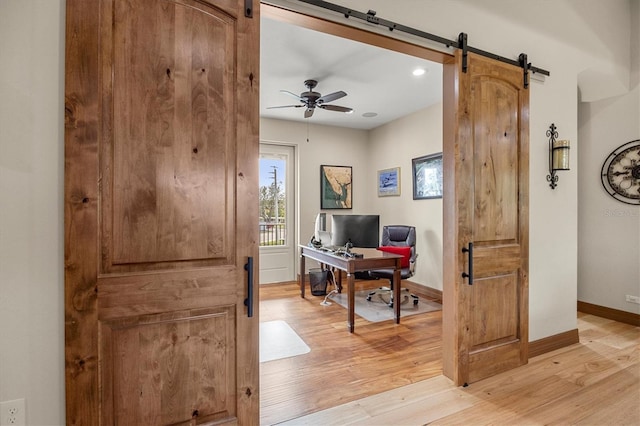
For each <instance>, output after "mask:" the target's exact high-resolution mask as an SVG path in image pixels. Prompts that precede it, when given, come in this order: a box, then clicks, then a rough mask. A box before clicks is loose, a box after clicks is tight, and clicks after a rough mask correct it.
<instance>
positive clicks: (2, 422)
mask: <svg viewBox="0 0 640 426" xmlns="http://www.w3.org/2000/svg"><path fill="white" fill-rule="evenodd" d="M26 414H27V413H26V411H25V405H24V398H22V399H14V400H12V401H4V402H0V426H9V425H11V426H25V425H26V424H27V422H26V417H27V416H26Z"/></svg>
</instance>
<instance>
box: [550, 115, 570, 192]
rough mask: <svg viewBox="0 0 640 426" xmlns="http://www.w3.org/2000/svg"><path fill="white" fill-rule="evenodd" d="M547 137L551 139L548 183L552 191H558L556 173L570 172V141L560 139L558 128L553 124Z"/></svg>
mask: <svg viewBox="0 0 640 426" xmlns="http://www.w3.org/2000/svg"><path fill="white" fill-rule="evenodd" d="M547 137H548V138H549V174H548V175H547V182H549V186H550V187H551V189H556V186H558V176H557V175H556V171H558V170H569V148H570V147H569V141H568V140H559V139H558V132H557V128H556V125H555V124H553V123H551V126H549V130H547Z"/></svg>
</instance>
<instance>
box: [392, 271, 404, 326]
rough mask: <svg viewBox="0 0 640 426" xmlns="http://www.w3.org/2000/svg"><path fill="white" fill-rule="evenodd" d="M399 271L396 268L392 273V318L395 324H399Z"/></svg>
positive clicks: (400, 301)
mask: <svg viewBox="0 0 640 426" xmlns="http://www.w3.org/2000/svg"><path fill="white" fill-rule="evenodd" d="M400 280H401V278H400V269H398V268H396V270H395V271H394V272H393V316H394V318H395V320H396V324H400V305H402V300H400V290H401V288H400Z"/></svg>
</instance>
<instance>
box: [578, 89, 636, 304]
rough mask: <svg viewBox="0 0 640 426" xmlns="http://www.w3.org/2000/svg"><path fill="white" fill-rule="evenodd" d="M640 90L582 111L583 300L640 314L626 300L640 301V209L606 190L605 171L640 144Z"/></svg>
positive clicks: (580, 292)
mask: <svg viewBox="0 0 640 426" xmlns="http://www.w3.org/2000/svg"><path fill="white" fill-rule="evenodd" d="M638 117H640V87H636V88H635V90H633V91H632V92H631V93H629V94H627V95H625V96H621V97H616V98H612V99H607V100H603V101H598V102H592V103H585V104H581V105H580V122H581V124H580V133H579V134H580V143H581V144H582V147H581V149H580V192H579V194H580V216H579V221H578V223H579V231H580V232H579V238H578V242H579V262H578V270H579V273H578V279H579V285H578V300H580V301H582V302H588V303H593V304H595V305H600V306H606V307H609V308H613V309H619V310H621V311H627V312H633V313H636V314H640V305H636V304H633V303H629V302H625V295H627V294H629V295H633V296H640V206H637V205H635V206H634V205H628V204H624V203H621V202H620V201H617V200H615V199H613V197H611V196H609V194H607V193H606V192H605V190H604V188H603V187H602V183H601V180H600V171H601V168H602V164H603V163H604V161H605V159H606V158H607V156H608V155H609V154H610V153H611V151H613V150H614V149H616V148H618V147H619V146H620V145H622V144H624V143H626V142H630V141H632V140H635V139H640V123H639V120H638Z"/></svg>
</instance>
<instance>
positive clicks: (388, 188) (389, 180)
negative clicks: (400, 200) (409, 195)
mask: <svg viewBox="0 0 640 426" xmlns="http://www.w3.org/2000/svg"><path fill="white" fill-rule="evenodd" d="M389 195H400V167H394V168H392V169H384V170H378V197H386V196H389Z"/></svg>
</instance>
